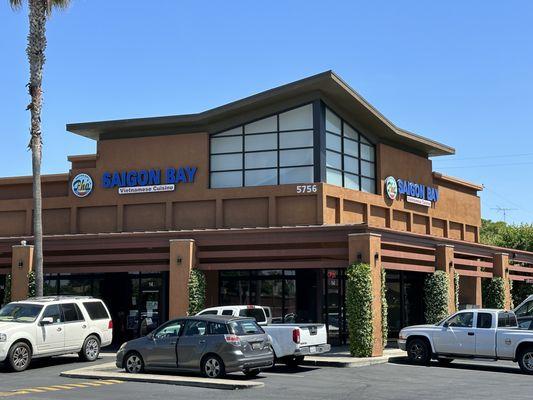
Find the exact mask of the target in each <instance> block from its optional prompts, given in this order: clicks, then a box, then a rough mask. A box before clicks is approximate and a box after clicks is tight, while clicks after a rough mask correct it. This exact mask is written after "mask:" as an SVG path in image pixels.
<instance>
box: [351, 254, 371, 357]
mask: <svg viewBox="0 0 533 400" xmlns="http://www.w3.org/2000/svg"><path fill="white" fill-rule="evenodd" d="M346 311H347V320H348V332H349V339H350V353H351V355H352V356H354V357H370V356H371V355H372V348H373V325H372V271H371V267H370V265H368V264H354V265H352V266H350V267H349V268H348V270H347V271H346Z"/></svg>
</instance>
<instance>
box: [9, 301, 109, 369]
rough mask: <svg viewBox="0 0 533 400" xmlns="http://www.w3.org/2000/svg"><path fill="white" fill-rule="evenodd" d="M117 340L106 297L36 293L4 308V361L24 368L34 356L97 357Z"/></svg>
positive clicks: (87, 359) (84, 358)
mask: <svg viewBox="0 0 533 400" xmlns="http://www.w3.org/2000/svg"><path fill="white" fill-rule="evenodd" d="M112 340H113V321H112V320H111V317H110V315H109V311H108V309H107V307H106V305H105V304H104V302H103V301H102V300H99V299H94V298H92V297H74V296H72V297H71V296H54V297H34V298H30V299H28V300H24V301H16V302H13V303H9V304H7V305H6V306H4V307H3V308H2V309H1V310H0V362H2V361H6V362H7V363H8V364H9V366H10V367H11V368H12V369H13V370H14V371H24V370H25V369H26V368H28V365H29V364H30V361H31V360H32V359H33V358H39V357H51V356H57V355H62V354H70V353H78V354H79V356H80V358H81V359H83V360H85V361H94V360H96V359H97V358H98V355H99V354H100V348H101V347H104V346H108V345H110V344H111V341H112Z"/></svg>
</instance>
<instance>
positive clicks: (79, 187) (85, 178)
mask: <svg viewBox="0 0 533 400" xmlns="http://www.w3.org/2000/svg"><path fill="white" fill-rule="evenodd" d="M92 191H93V180H92V178H91V177H90V176H89V175H87V174H78V175H76V176H75V177H74V179H73V180H72V193H74V194H75V195H76V196H77V197H86V196H88V195H90V194H91V192H92Z"/></svg>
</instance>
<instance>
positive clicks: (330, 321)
mask: <svg viewBox="0 0 533 400" xmlns="http://www.w3.org/2000/svg"><path fill="white" fill-rule="evenodd" d="M345 283H346V270H345V269H341V268H337V269H327V270H324V286H325V287H324V309H323V314H324V321H325V323H326V328H327V330H328V337H329V343H331V344H333V345H341V344H345V343H346V340H347V336H348V331H347V327H346V308H345V291H346V284H345Z"/></svg>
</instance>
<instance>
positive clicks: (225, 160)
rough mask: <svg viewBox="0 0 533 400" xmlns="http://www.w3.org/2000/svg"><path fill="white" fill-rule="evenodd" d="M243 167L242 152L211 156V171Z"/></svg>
mask: <svg viewBox="0 0 533 400" xmlns="http://www.w3.org/2000/svg"><path fill="white" fill-rule="evenodd" d="M228 169H242V153H237V154H219V155H214V156H211V171H224V170H228Z"/></svg>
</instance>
